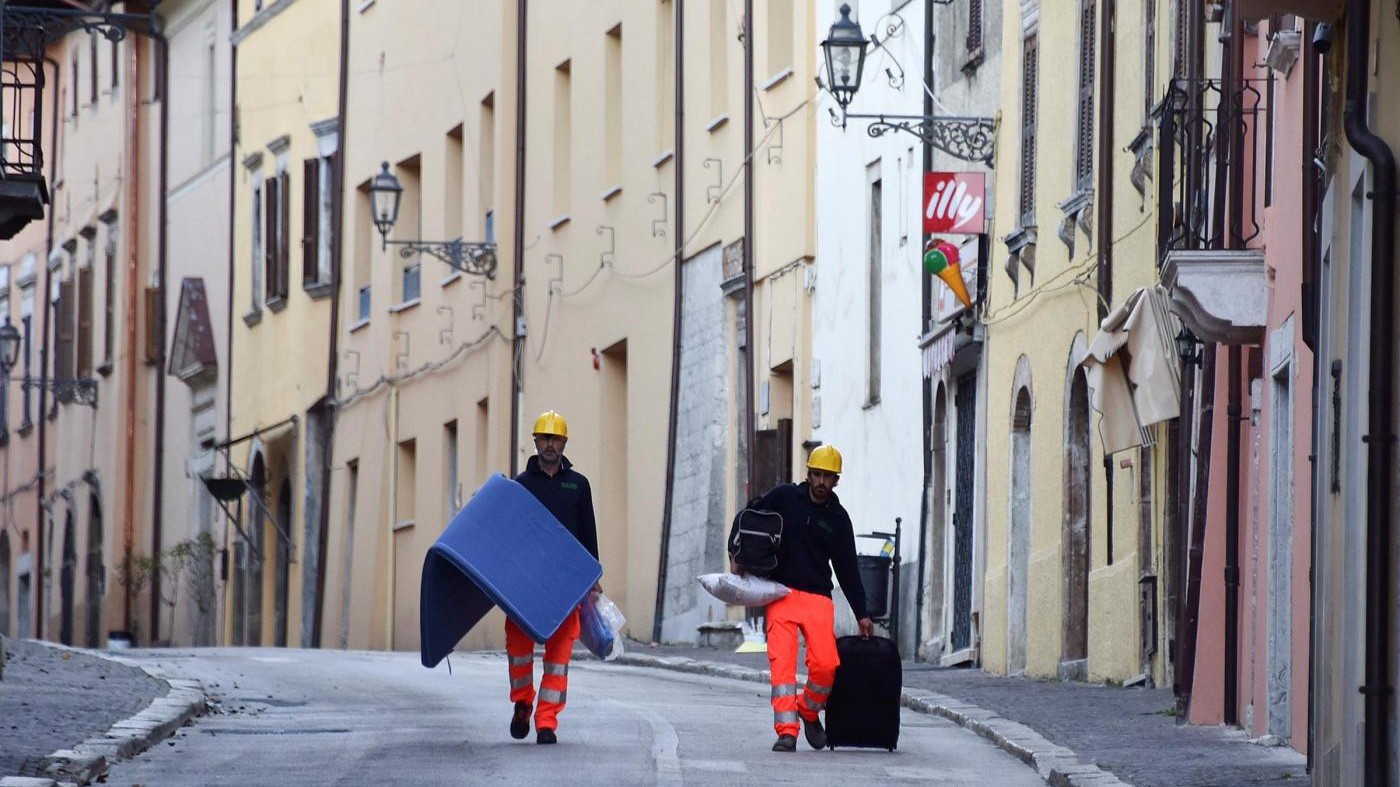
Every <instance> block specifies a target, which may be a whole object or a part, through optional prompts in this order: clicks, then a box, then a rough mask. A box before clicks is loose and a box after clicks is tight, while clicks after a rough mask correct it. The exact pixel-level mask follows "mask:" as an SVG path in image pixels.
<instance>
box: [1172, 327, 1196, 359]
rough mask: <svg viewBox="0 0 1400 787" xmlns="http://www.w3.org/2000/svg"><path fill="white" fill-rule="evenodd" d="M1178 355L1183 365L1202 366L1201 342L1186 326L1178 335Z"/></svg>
mask: <svg viewBox="0 0 1400 787" xmlns="http://www.w3.org/2000/svg"><path fill="white" fill-rule="evenodd" d="M1176 354H1177V355H1178V356H1180V357H1181V362H1182V363H1192V364H1195V365H1197V366H1200V365H1201V350H1200V340H1199V339H1197V338H1196V334H1194V333H1192V332H1191V329H1190V328H1187V327H1186V326H1185V325H1183V326H1181V330H1180V331H1179V332H1178V333H1177V334H1176Z"/></svg>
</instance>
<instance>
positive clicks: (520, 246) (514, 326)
mask: <svg viewBox="0 0 1400 787" xmlns="http://www.w3.org/2000/svg"><path fill="white" fill-rule="evenodd" d="M528 6H529V0H517V4H516V22H515V26H516V30H515V227H514V235H515V239H514V243H515V249H514V256H515V292H514V293H513V294H512V295H511V299H510V300H511V314H512V318H513V321H512V323H511V337H512V338H511V355H510V366H511V374H510V385H511V390H510V474H511V477H512V478H513V477H515V474H516V473H517V472H519V470H520V462H519V454H520V404H521V402H520V398H521V396H523V395H524V393H525V357H524V356H525V336H524V335H523V334H522V333H521V331H520V322H521V319H522V318H523V317H524V316H525V115H526V113H525V66H526V52H525V40H526V36H525V33H526V31H525V24H526V22H527V21H528V20H529V7H528Z"/></svg>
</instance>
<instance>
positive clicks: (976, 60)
mask: <svg viewBox="0 0 1400 787" xmlns="http://www.w3.org/2000/svg"><path fill="white" fill-rule="evenodd" d="M986 59H987V52H986V50H985V49H983V48H982V47H978V48H977V49H976V50H975V51H972V52H968V53H967V62H966V63H963V65H962V72H963V74H964V75H966V76H972V75H973V74H975V73H977V69H978V68H979V67H980V66H981V65H982V63H983V61H985V60H986Z"/></svg>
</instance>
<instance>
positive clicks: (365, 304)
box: [351, 180, 379, 324]
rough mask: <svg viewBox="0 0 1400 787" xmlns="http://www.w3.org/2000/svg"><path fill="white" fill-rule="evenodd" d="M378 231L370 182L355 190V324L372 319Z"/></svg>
mask: <svg viewBox="0 0 1400 787" xmlns="http://www.w3.org/2000/svg"><path fill="white" fill-rule="evenodd" d="M378 234H379V233H378V231H377V230H376V229H375V226H374V215H373V210H372V208H371V207H370V200H369V181H368V180H366V181H364V182H362V183H360V184H359V185H358V186H357V187H356V188H355V252H354V253H355V259H354V266H353V268H352V272H353V274H354V276H353V284H354V289H353V290H351V292H353V293H354V294H355V304H356V310H355V315H356V316H355V322H356V324H363V323H364V322H365V321H366V320H368V319H369V317H370V313H371V312H370V306H371V304H372V302H373V301H372V297H371V288H370V274H371V270H370V260H371V256H372V255H373V254H374V252H375V251H376V248H375V247H376V246H378V245H379V244H377V243H375V241H376V240H378V238H376V237H375V236H376V235H378Z"/></svg>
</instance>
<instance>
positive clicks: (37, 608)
mask: <svg viewBox="0 0 1400 787" xmlns="http://www.w3.org/2000/svg"><path fill="white" fill-rule="evenodd" d="M44 62H45V63H47V64H49V65H51V66H53V76H54V82H55V83H57V82H58V77H59V75H60V71H59V65H58V61H57V60H55V59H53V58H51V57H49V56H47V55H45V56H44ZM57 92H58V91H56V90H55V91H54V93H55V95H54V100H53V101H51V102H50V104H51V105H52V108H51V109H50V120H49V187H50V189H52V188H53V184H54V182H55V179H56V178H57V176H58V129H59V126H60V125H62V124H61V123H60V122H59V118H58V110H59V104H60V103H61V102H60V101H59V100H58V96H57ZM53 197H54V198H55V199H56V198H57V195H53ZM54 211H55V207H54V205H53V203H52V202H50V203H49V209H48V211H46V212H47V213H48V214H49V215H48V229H47V230H46V232H47V233H48V234H47V237H46V239H45V240H44V292H43V294H42V297H43V302H44V303H47V302H48V299H49V295H48V293H49V255H50V254H53V223H54ZM36 316H37V315H36ZM30 327H31V328H32V327H33V326H30ZM48 341H49V318H48V311H47V309H45V311H44V329H43V331H42V333H41V334H40V342H41V343H40V345H39V379H40V380H43V379H44V365H45V363H46V358H47V353H46V351H45V349H44V348H45V347H47V346H48ZM22 395H23V392H21V396H22ZM21 402H23V399H21ZM46 420H47V419H45V418H44V388H43V386H40V387H39V430H38V432H39V469H38V473H37V475H36V480H37V482H38V484H37V489H38V491H37V494H38V497H36V498H35V499H36V500H37V501H38V505H36V506H35V508H34V511H35V513H36V518H35V520H34V522H35V527H36V528H37V530H38V532H37V534H36V535H38V538H36V539H34V541H35V545H34V558H35V560H36V562H37V565H38V566H39V582H38V592H36V593H35V594H34V636H35V637H36V638H37V639H43V638H44V628H45V626H44V565H45V564H44V529H45V528H44V525H45V522H44V520H45V516H44V462H45V461H46V454H47V452H46V451H45V450H44V434H45V431H46V430H45V429H44V424H45V422H46Z"/></svg>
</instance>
